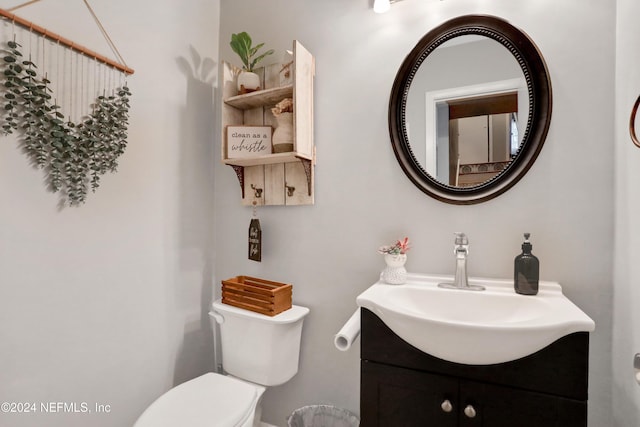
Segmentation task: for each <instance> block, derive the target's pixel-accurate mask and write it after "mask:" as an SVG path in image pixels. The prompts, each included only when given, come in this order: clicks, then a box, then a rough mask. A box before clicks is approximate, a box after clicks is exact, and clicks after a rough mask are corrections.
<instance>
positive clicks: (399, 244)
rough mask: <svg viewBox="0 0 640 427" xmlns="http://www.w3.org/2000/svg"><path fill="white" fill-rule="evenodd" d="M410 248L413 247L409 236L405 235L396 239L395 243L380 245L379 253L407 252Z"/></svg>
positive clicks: (394, 253)
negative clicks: (400, 238)
mask: <svg viewBox="0 0 640 427" xmlns="http://www.w3.org/2000/svg"><path fill="white" fill-rule="evenodd" d="M409 249H411V247H410V246H409V238H408V237H405V238H404V239H402V240H398V241H396V243H395V244H394V245H386V246H380V247H379V248H378V253H381V254H391V255H399V254H406V253H407V251H408V250H409Z"/></svg>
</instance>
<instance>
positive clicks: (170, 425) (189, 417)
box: [134, 372, 264, 427]
mask: <svg viewBox="0 0 640 427" xmlns="http://www.w3.org/2000/svg"><path fill="white" fill-rule="evenodd" d="M263 390H264V388H262V387H260V386H257V385H252V384H250V383H247V382H244V381H241V380H238V379H235V378H233V377H228V376H225V375H220V374H216V373H211V372H210V373H207V374H204V375H202V376H200V377H197V378H194V379H192V380H190V381H187V382H185V383H183V384H180V385H179V386H177V387H174V388H172V389H171V390H169V391H168V392H166V393H165V394H163V395H162V396H160V397H159V398H158V399H156V401H155V402H153V403H152V404H151V406H149V407H148V408H147V410H146V411H144V413H143V414H142V415H141V416H140V418H139V419H138V421H137V422H136V423H135V424H134V427H175V426H181V427H236V426H243V425H245V424H246V423H245V422H246V421H247V419H248V418H249V417H251V416H252V415H253V413H254V412H255V409H256V404H257V401H258V400H259V398H260V396H261V395H262V391H263Z"/></svg>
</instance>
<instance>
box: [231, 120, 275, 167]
mask: <svg viewBox="0 0 640 427" xmlns="http://www.w3.org/2000/svg"><path fill="white" fill-rule="evenodd" d="M272 131H273V130H272V128H271V126H227V157H228V158H229V159H245V158H249V157H259V156H264V155H265V154H271V151H272V148H271V134H272V133H273V132H272Z"/></svg>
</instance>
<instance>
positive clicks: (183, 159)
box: [0, 0, 219, 427]
mask: <svg viewBox="0 0 640 427" xmlns="http://www.w3.org/2000/svg"><path fill="white" fill-rule="evenodd" d="M17 3H20V2H16V1H8V0H3V1H0V7H2V8H7V7H10V6H13V5H15V4H17ZM91 4H92V6H93V8H94V10H95V11H96V14H97V15H98V17H99V18H100V19H101V21H102V23H103V24H104V26H105V27H106V29H107V31H108V32H109V34H110V36H111V37H112V39H113V40H114V42H115V44H116V46H117V47H118V49H119V50H120V52H121V53H122V55H123V57H124V58H125V60H126V61H127V63H128V64H129V65H130V66H131V67H132V68H134V69H135V70H136V73H135V74H134V75H133V76H132V77H131V78H129V86H130V88H131V90H132V92H133V96H132V99H131V118H130V129H129V139H128V140H129V147H128V149H127V151H126V152H125V154H124V155H123V156H122V158H121V161H120V167H119V171H118V173H116V174H109V175H106V176H105V177H104V179H103V180H102V185H101V188H99V189H98V191H97V192H96V193H95V194H91V195H90V196H89V198H88V201H87V203H86V205H84V206H82V207H79V208H59V206H58V197H57V196H56V195H54V194H51V193H49V192H47V191H46V189H45V187H44V185H43V175H42V173H41V171H39V170H36V169H34V168H32V167H31V166H30V165H29V163H28V160H27V158H26V157H25V156H24V155H23V154H22V153H21V152H20V150H19V148H18V145H17V142H16V139H15V138H14V137H1V138H0V200H1V201H0V206H1V208H0V401H13V402H38V403H39V402H67V403H69V402H76V403H78V404H79V403H80V402H87V403H88V404H89V405H90V407H91V408H92V407H93V405H94V404H95V403H99V404H104V405H110V406H111V412H110V413H109V414H96V413H92V414H77V413H76V414H74V413H57V414H43V413H37V414H16V415H8V414H0V425H3V426H8V425H11V426H13V427H21V426H29V427H31V426H35V425H42V426H48V427H74V426H78V427H85V426H92V427H102V426H109V427H122V426H128V425H131V424H132V423H133V421H134V420H135V419H136V418H137V416H138V415H139V414H140V412H141V411H142V410H143V409H144V408H145V407H146V406H147V405H148V404H149V403H150V402H151V401H152V400H154V399H155V398H156V397H157V396H158V395H160V394H161V393H163V392H164V391H165V390H167V389H168V388H170V387H172V386H173V385H174V384H177V383H180V382H182V381H184V380H186V379H189V378H192V377H194V376H196V375H198V374H200V373H203V372H206V371H208V370H210V369H212V367H213V364H212V361H211V358H210V354H211V346H212V338H211V333H210V326H209V320H208V316H207V315H206V313H207V310H208V304H209V301H210V300H211V294H212V276H213V243H212V238H213V230H212V226H213V222H212V216H213V205H212V202H213V190H212V188H213V173H212V163H213V153H212V151H213V149H214V148H213V147H212V144H211V141H212V140H213V133H214V131H213V128H212V124H211V117H213V115H214V114H215V111H214V102H213V100H214V96H215V95H214V91H215V89H214V88H215V85H216V82H215V81H213V82H209V83H207V82H204V81H202V80H204V79H201V78H199V77H197V76H192V75H191V72H190V71H189V68H191V67H192V64H193V63H194V55H195V54H197V55H198V56H199V57H200V58H202V59H203V60H204V58H209V61H217V57H218V41H217V35H218V21H219V2H218V1H217V0H213V1H208V2H175V1H172V0H139V1H135V2H131V1H127V0H109V1H107V0H97V1H92V2H91ZM16 13H17V14H18V15H19V16H22V17H24V18H26V19H30V20H33V21H34V22H36V23H37V24H40V25H42V26H45V27H47V28H49V29H50V30H52V31H55V32H57V33H60V34H62V35H63V36H65V37H67V38H69V39H72V40H75V41H77V42H79V43H81V44H83V45H85V46H87V47H90V48H92V49H94V50H97V51H99V52H101V53H104V54H106V55H107V56H111V57H113V55H112V54H111V52H110V51H109V49H108V48H107V47H106V44H105V43H104V40H103V39H102V36H101V35H100V32H99V30H98V28H97V26H96V24H95V23H94V22H93V20H92V18H91V16H90V15H89V14H88V12H87V11H86V9H85V7H84V5H83V3H82V2H68V1H63V0H49V1H46V2H40V3H38V4H36V5H32V6H29V7H27V8H25V9H21V10H19V11H17V12H16ZM69 23H73V25H70V24H69ZM0 25H1V26H2V34H3V39H2V40H3V41H4V40H5V38H4V37H6V24H4V23H2V24H0ZM211 75H212V76H213V78H214V80H215V76H216V75H217V73H216V71H215V69H214V70H213V71H212V73H211ZM65 95H66V94H65ZM58 96H62V95H60V94H58Z"/></svg>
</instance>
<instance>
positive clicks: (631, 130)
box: [629, 96, 640, 148]
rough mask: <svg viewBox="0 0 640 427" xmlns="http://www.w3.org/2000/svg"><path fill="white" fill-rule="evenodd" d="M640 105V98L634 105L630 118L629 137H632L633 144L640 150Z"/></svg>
mask: <svg viewBox="0 0 640 427" xmlns="http://www.w3.org/2000/svg"><path fill="white" fill-rule="evenodd" d="M639 105H640V96H638V99H636V102H635V104H633V108H632V109H631V117H630V118H629V135H630V136H631V141H633V144H634V145H635V146H636V147H638V148H640V141H639V140H638V137H637V136H636V113H637V112H638V106H639Z"/></svg>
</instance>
